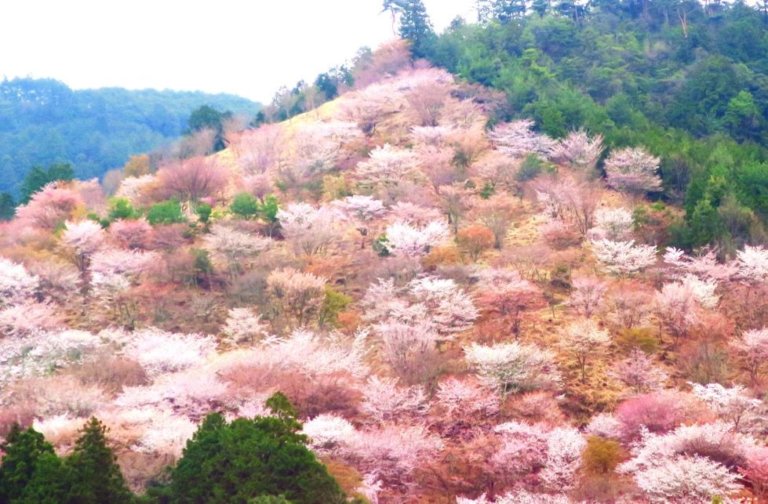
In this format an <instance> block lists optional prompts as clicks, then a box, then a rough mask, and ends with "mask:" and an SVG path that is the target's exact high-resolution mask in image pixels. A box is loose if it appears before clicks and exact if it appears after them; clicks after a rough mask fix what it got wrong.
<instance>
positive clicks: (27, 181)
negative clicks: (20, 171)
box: [20, 163, 75, 203]
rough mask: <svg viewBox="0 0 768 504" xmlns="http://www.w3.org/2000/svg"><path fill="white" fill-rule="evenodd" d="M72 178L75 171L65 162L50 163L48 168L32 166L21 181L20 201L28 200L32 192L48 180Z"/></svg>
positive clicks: (48, 181)
mask: <svg viewBox="0 0 768 504" xmlns="http://www.w3.org/2000/svg"><path fill="white" fill-rule="evenodd" d="M73 178H75V172H74V171H73V170H72V166H71V165H69V164H67V163H59V164H52V165H51V166H49V167H48V169H45V168H42V167H40V166H34V167H32V169H31V170H29V172H27V175H26V176H25V177H24V181H23V182H22V183H21V189H20V193H21V202H22V203H26V202H28V201H29V198H31V197H32V195H33V194H35V193H36V192H37V191H39V190H40V189H42V188H43V186H45V185H46V184H48V183H50V182H54V181H56V180H72V179H73Z"/></svg>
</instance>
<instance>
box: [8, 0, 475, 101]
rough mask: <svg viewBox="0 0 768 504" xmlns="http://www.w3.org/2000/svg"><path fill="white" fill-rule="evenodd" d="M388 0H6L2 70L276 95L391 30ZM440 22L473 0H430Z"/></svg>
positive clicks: (85, 84) (89, 81) (94, 82)
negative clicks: (383, 8) (383, 7)
mask: <svg viewBox="0 0 768 504" xmlns="http://www.w3.org/2000/svg"><path fill="white" fill-rule="evenodd" d="M381 4H382V2H381V0H216V1H212V0H208V1H201V0H186V1H181V0H131V1H118V0H111V1H110V0H3V1H0V77H2V76H5V77H8V78H13V77H19V76H22V77H23V76H31V77H52V78H55V79H58V80H61V81H63V82H65V83H66V84H68V85H69V86H71V87H73V88H91V87H103V86H120V87H127V88H132V89H138V88H147V87H151V88H158V89H164V88H170V89H183V90H202V91H208V92H228V93H235V94H239V95H242V96H246V97H248V98H252V99H255V100H260V101H262V102H268V101H269V100H270V99H271V98H272V96H273V95H274V93H275V91H276V90H277V89H278V88H279V87H280V86H282V85H287V86H293V85H294V84H295V83H296V82H298V81H299V80H300V79H305V80H310V79H313V78H314V77H315V76H316V75H317V74H318V73H320V72H322V71H325V70H327V69H328V68H330V67H331V66H335V65H338V64H341V63H343V62H344V61H346V60H348V59H350V58H352V57H353V56H354V54H355V52H356V51H357V49H358V48H359V47H361V46H364V45H367V46H371V47H375V46H376V45H378V44H379V43H381V42H382V41H385V40H388V39H390V38H392V36H393V34H392V24H391V18H390V16H389V15H388V14H381V13H380V12H381ZM424 4H425V5H426V7H427V10H428V12H429V14H430V17H431V19H432V22H433V24H434V25H435V28H436V29H438V30H442V28H444V27H445V26H447V25H448V23H450V21H451V20H452V19H453V18H454V17H456V16H457V15H462V16H464V17H465V18H467V19H469V18H473V17H474V13H473V11H472V6H473V5H474V0H424Z"/></svg>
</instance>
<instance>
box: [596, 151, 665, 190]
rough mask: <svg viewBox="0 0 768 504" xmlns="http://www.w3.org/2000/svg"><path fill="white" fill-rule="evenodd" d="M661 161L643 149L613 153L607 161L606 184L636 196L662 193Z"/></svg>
mask: <svg viewBox="0 0 768 504" xmlns="http://www.w3.org/2000/svg"><path fill="white" fill-rule="evenodd" d="M660 162H661V160H660V159H659V158H657V157H655V156H653V155H652V154H650V153H649V152H647V151H646V150H645V149H643V148H642V147H631V148H630V147H628V148H625V149H619V150H616V151H613V152H611V154H610V155H609V156H608V159H606V160H605V177H606V183H607V184H608V185H609V186H610V187H612V188H614V189H616V190H619V191H626V192H629V193H635V194H639V195H642V194H645V193H648V192H658V191H661V177H659V175H658V173H657V172H658V170H659V163H660Z"/></svg>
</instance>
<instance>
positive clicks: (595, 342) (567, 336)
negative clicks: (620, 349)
mask: <svg viewBox="0 0 768 504" xmlns="http://www.w3.org/2000/svg"><path fill="white" fill-rule="evenodd" d="M610 342H611V338H610V336H609V335H608V331H605V330H603V329H600V327H599V326H598V325H597V323H596V322H595V321H593V320H591V319H583V320H578V321H576V322H572V323H571V324H570V325H568V327H566V328H565V331H564V332H563V338H562V340H561V345H562V348H563V350H564V351H565V352H566V353H569V354H570V355H571V356H572V357H573V358H574V359H575V360H576V362H577V364H578V365H579V369H580V370H581V381H582V382H584V383H586V381H587V360H588V359H589V358H590V357H592V356H594V355H596V354H598V353H600V352H601V351H602V350H604V349H605V347H607V346H608V344H610Z"/></svg>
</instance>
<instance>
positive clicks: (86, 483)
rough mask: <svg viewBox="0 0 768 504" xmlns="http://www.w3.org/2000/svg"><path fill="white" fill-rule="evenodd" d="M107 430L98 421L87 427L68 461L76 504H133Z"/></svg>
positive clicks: (94, 420)
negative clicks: (108, 442) (130, 503)
mask: <svg viewBox="0 0 768 504" xmlns="http://www.w3.org/2000/svg"><path fill="white" fill-rule="evenodd" d="M106 433H107V428H106V426H105V425H104V424H103V423H101V422H100V421H99V420H98V419H96V418H91V419H90V420H89V421H88V423H86V424H85V426H84V427H83V429H82V431H81V434H80V437H79V438H78V439H77V441H76V442H75V449H74V451H73V452H72V455H70V457H69V458H68V459H67V461H66V465H67V468H68V469H69V472H70V479H71V487H70V490H69V498H68V502H71V503H72V504H75V503H77V504H103V503H106V502H109V503H110V504H112V503H114V504H120V503H129V502H131V501H132V495H131V492H130V491H129V490H128V487H127V486H126V484H125V480H124V479H123V475H122V473H121V472H120V466H118V465H117V457H116V456H115V454H114V453H113V452H112V449H111V448H110V447H109V446H107V438H106Z"/></svg>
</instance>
